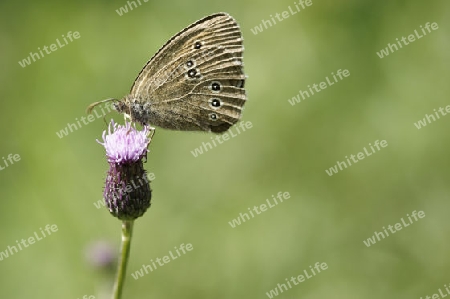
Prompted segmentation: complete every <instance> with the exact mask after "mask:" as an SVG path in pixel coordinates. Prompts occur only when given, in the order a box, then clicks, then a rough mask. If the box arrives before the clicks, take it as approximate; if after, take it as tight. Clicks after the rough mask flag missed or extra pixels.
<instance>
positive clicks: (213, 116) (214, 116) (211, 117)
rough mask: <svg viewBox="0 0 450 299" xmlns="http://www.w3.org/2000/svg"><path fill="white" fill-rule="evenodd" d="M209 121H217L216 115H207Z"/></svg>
mask: <svg viewBox="0 0 450 299" xmlns="http://www.w3.org/2000/svg"><path fill="white" fill-rule="evenodd" d="M209 119H211V120H214V121H215V120H217V114H215V113H211V114H210V115H209Z"/></svg>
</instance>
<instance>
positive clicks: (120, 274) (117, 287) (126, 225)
mask: <svg viewBox="0 0 450 299" xmlns="http://www.w3.org/2000/svg"><path fill="white" fill-rule="evenodd" d="M133 223H134V221H133V220H130V221H123V222H122V249H121V252H120V260H119V265H118V268H117V276H116V281H115V283H114V293H113V299H120V298H122V288H123V284H124V281H125V273H126V271H127V263H128V257H129V256H130V244H131V235H132V232H133Z"/></svg>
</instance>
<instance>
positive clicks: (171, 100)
mask: <svg viewBox="0 0 450 299" xmlns="http://www.w3.org/2000/svg"><path fill="white" fill-rule="evenodd" d="M243 50H244V47H243V38H242V32H241V30H240V28H239V25H238V24H237V22H236V21H235V19H234V18H233V17H231V16H230V15H229V14H227V13H217V14H213V15H210V16H207V17H204V18H203V19H201V20H199V21H197V22H195V23H193V24H191V25H189V26H188V27H186V28H185V29H183V30H181V31H180V32H179V33H177V34H176V35H175V36H173V37H172V38H171V39H170V40H169V41H167V42H166V44H165V45H164V46H162V47H161V48H160V49H159V50H158V52H156V54H155V55H154V56H153V57H152V58H151V59H150V60H149V61H148V62H147V64H146V65H145V66H144V68H143V69H142V70H141V72H140V73H139V75H138V76H137V78H136V80H135V81H134V84H133V86H132V87H131V91H130V94H128V95H126V96H125V97H123V98H122V99H120V100H117V99H107V100H104V101H100V102H96V103H93V104H91V105H90V106H89V107H88V112H89V113H90V112H91V111H92V109H93V108H94V107H95V106H96V105H98V104H100V103H103V102H106V101H114V104H113V106H114V108H115V110H117V111H118V112H119V113H124V114H125V115H126V116H127V117H129V118H130V119H131V121H133V122H137V123H140V124H141V125H151V126H153V125H154V126H157V127H161V128H165V129H170V130H180V131H207V132H213V133H223V132H225V131H227V130H228V129H229V128H230V127H231V126H232V125H233V124H235V123H237V122H238V120H239V119H240V117H241V113H242V109H243V106H244V104H245V102H246V100H247V95H246V91H245V89H244V85H245V80H246V75H245V74H244V70H243V57H242V53H243Z"/></svg>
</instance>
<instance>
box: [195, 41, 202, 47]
mask: <svg viewBox="0 0 450 299" xmlns="http://www.w3.org/2000/svg"><path fill="white" fill-rule="evenodd" d="M201 47H202V43H201V42H195V44H194V49H200V48H201Z"/></svg>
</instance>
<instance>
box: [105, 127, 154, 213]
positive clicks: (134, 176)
mask: <svg viewBox="0 0 450 299" xmlns="http://www.w3.org/2000/svg"><path fill="white" fill-rule="evenodd" d="M149 132H150V130H149V128H148V127H144V129H143V130H142V131H138V130H137V129H136V126H132V125H131V123H128V122H126V123H125V125H124V126H121V125H118V124H115V123H114V121H111V123H110V124H109V126H108V133H107V132H106V130H105V131H104V132H103V135H102V138H103V142H100V141H98V140H97V142H98V143H100V144H101V145H103V146H104V147H105V149H106V157H107V159H108V163H109V170H108V173H107V176H106V182H105V190H104V192H103V198H104V199H105V203H106V207H107V208H108V209H109V212H110V213H111V214H112V215H114V216H115V217H117V218H119V219H120V220H134V219H136V218H138V217H141V216H142V215H143V214H144V213H145V211H146V210H147V209H148V208H149V207H150V199H151V196H152V193H151V189H150V182H149V181H148V179H147V174H146V171H145V169H144V166H143V158H144V157H145V158H147V152H148V149H147V147H148V145H149V143H150V138H149V137H148V136H149Z"/></svg>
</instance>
